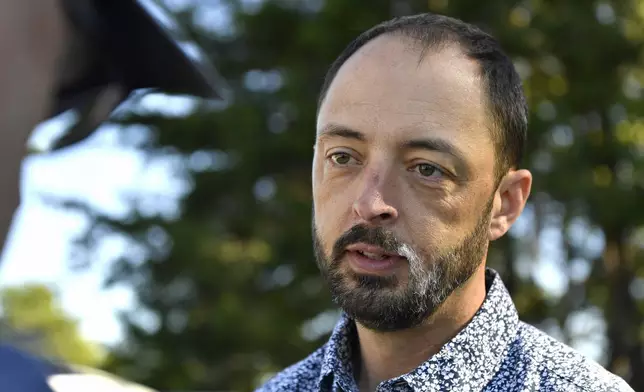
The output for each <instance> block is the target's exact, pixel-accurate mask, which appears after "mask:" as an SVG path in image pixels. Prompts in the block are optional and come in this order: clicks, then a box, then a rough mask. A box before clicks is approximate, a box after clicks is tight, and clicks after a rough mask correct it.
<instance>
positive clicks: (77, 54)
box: [49, 0, 227, 150]
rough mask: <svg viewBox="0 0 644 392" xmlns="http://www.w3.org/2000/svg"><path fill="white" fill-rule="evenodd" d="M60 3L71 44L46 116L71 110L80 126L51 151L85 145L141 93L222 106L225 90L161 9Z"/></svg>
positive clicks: (132, 2) (102, 0)
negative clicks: (119, 108) (128, 100)
mask: <svg viewBox="0 0 644 392" xmlns="http://www.w3.org/2000/svg"><path fill="white" fill-rule="evenodd" d="M63 4H64V6H65V11H66V14H67V16H68V18H69V21H70V25H71V29H72V39H71V40H70V43H69V45H68V47H67V53H66V54H65V58H64V62H63V64H62V72H61V74H60V77H59V82H58V88H57V91H56V92H55V100H54V104H53V107H52V109H51V112H50V113H49V116H50V117H54V116H57V115H59V114H61V113H62V112H65V111H67V110H75V111H76V112H77V114H78V121H77V123H76V124H75V125H74V126H73V127H72V128H71V129H69V130H68V132H67V134H66V135H65V136H63V137H62V138H61V139H60V140H58V141H57V142H55V144H54V145H53V146H52V149H53V150H56V149H60V148H63V147H67V146H69V145H71V144H74V143H77V142H79V141H81V140H84V139H85V138H87V137H88V136H89V135H90V134H91V133H92V132H93V131H94V130H95V129H96V128H97V127H98V126H99V125H100V123H102V122H103V121H105V120H106V119H107V117H108V116H109V115H110V113H111V112H112V111H113V110H114V109H115V108H116V107H117V106H118V105H119V104H121V103H122V102H123V101H124V100H125V99H126V98H127V97H128V96H129V95H130V94H131V93H132V92H134V91H136V90H139V89H154V90H158V91H163V92H166V93H173V94H186V95H191V96H195V97H199V98H204V99H208V100H216V101H222V100H224V99H225V97H226V91H227V89H226V88H225V87H224V82H223V80H222V79H221V78H220V77H219V75H218V73H217V71H216V70H215V68H214V67H213V66H212V64H211V63H210V62H209V60H208V57H207V56H206V55H205V54H204V53H202V52H201V51H200V50H199V48H198V47H196V46H195V45H194V44H192V43H191V42H190V40H189V38H188V37H187V35H186V34H185V33H184V31H183V30H182V29H181V27H180V26H179V23H177V22H176V21H175V20H174V18H173V17H172V16H171V15H169V14H168V13H167V12H166V11H165V10H164V9H162V8H161V7H158V6H155V5H154V4H153V3H149V2H146V3H143V2H141V1H138V0H116V1H114V0H90V1H75V0H65V1H63Z"/></svg>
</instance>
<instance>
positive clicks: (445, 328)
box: [260, 14, 631, 392]
mask: <svg viewBox="0 0 644 392" xmlns="http://www.w3.org/2000/svg"><path fill="white" fill-rule="evenodd" d="M527 117H528V112H527V107H526V101H525V97H524V95H523V91H522V88H521V81H520V78H519V76H518V75H517V73H516V71H515V69H514V67H513V65H512V63H511V61H510V59H509V58H508V57H507V56H506V55H505V54H503V52H502V50H501V48H500V47H499V45H498V43H497V42H496V41H495V39H494V38H493V37H491V36H490V35H488V34H486V33H484V32H482V31H481V30H479V29H478V28H476V27H474V26H472V25H469V24H466V23H464V22H462V21H459V20H455V19H452V18H448V17H444V16H439V15H432V14H423V15H416V16H410V17H403V18H397V19H393V20H391V21H388V22H385V23H382V24H380V25H378V26H376V27H374V28H372V29H371V30H369V31H367V32H365V33H363V34H362V35H360V36H359V37H358V38H356V39H355V40H354V41H353V42H351V43H350V44H349V46H348V47H347V48H346V49H345V51H344V52H343V53H342V54H340V56H339V57H338V59H337V60H336V61H335V63H334V64H333V65H332V66H331V68H330V70H329V72H328V74H327V78H326V80H325V83H324V85H323V87H322V92H321V95H320V100H319V106H318V117H317V133H316V142H315V154H314V158H313V170H312V182H313V204H314V219H313V235H314V243H315V253H316V258H317V263H318V265H319V268H320V270H321V272H322V275H323V276H324V278H325V280H326V281H327V283H328V285H329V287H330V290H331V292H332V294H333V297H334V299H335V301H336V302H337V304H338V305H339V306H340V307H341V308H342V310H343V315H342V318H341V320H340V321H339V323H338V324H337V326H336V328H335V329H334V331H333V333H332V336H331V338H330V340H329V341H328V343H326V344H325V345H324V346H323V347H322V348H320V349H319V350H318V351H316V352H314V353H313V354H312V355H310V356H309V357H308V358H306V359H304V360H303V361H301V362H299V363H297V364H295V365H293V366H291V367H289V368H287V369H286V370H284V371H283V372H281V373H280V374H278V375H277V376H275V377H274V378H273V379H271V380H270V381H269V382H267V383H266V384H265V385H264V386H263V387H262V388H261V389H260V390H261V391H301V392H306V391H346V392H352V391H382V392H384V391H490V392H491V391H537V390H538V391H568V392H571V391H598V392H599V391H602V392H603V391H631V389H630V388H629V387H628V386H627V384H626V383H625V382H624V381H623V380H622V379H620V378H618V377H617V376H614V375H612V374H610V373H609V372H607V371H606V370H604V369H602V368H601V367H600V366H599V365H597V364H596V363H594V362H592V361H591V360H589V359H586V358H584V357H583V356H582V355H580V354H578V353H576V352H575V351H573V350H572V349H571V348H569V347H566V346H564V345H563V344H561V343H558V342H556V341H555V340H553V339H551V338H550V337H548V336H547V335H545V334H544V333H541V332H540V331H538V330H537V329H535V328H533V327H531V326H529V325H527V324H524V323H522V322H520V321H519V320H518V316H517V311H516V309H515V307H514V305H513V303H512V300H511V298H510V296H509V294H508V292H507V291H506V289H505V288H504V286H503V282H502V281H501V279H500V278H499V276H498V274H497V273H496V272H495V271H493V270H491V269H487V268H486V255H487V251H488V245H489V242H490V241H494V240H496V239H498V238H500V237H502V236H503V235H505V234H506V233H507V231H508V230H509V229H510V227H511V226H512V224H513V223H514V222H515V221H516V220H517V218H518V217H519V215H520V214H521V212H522V210H523V208H524V206H525V203H526V200H527V199H528V195H529V193H530V188H531V182H532V177H531V174H530V172H529V171H527V170H525V169H521V168H520V162H521V158H522V155H523V149H524V143H525V140H526V132H527Z"/></svg>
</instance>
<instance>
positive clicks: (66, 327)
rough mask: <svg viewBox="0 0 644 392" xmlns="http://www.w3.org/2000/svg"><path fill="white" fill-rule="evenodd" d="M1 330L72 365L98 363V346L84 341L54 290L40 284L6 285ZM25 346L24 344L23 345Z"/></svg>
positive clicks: (34, 350)
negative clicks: (59, 302) (61, 306)
mask: <svg viewBox="0 0 644 392" xmlns="http://www.w3.org/2000/svg"><path fill="white" fill-rule="evenodd" d="M0 301H1V303H2V309H3V319H2V324H3V327H2V334H3V337H4V338H5V339H6V340H8V341H10V342H12V343H14V344H15V343H16V342H23V345H21V344H19V346H21V348H24V349H27V350H28V351H30V352H32V353H33V354H37V355H43V356H46V357H48V358H52V359H59V360H64V361H66V362H68V363H71V364H75V365H85V366H92V367H95V366H100V365H101V363H102V361H103V359H104V353H103V352H102V350H101V348H100V347H98V346H95V345H93V344H92V343H90V342H88V341H85V340H84V339H83V338H82V337H81V336H80V332H79V331H78V326H77V323H76V321H75V320H73V319H72V318H70V316H69V315H67V314H65V312H64V311H63V310H62V309H61V308H60V306H59V305H58V303H57V300H56V298H55V296H54V293H53V292H52V291H51V290H50V289H49V288H48V287H47V286H44V285H41V284H31V285H28V286H22V287H11V288H6V289H4V290H3V291H2V293H0ZM23 346H24V347H23Z"/></svg>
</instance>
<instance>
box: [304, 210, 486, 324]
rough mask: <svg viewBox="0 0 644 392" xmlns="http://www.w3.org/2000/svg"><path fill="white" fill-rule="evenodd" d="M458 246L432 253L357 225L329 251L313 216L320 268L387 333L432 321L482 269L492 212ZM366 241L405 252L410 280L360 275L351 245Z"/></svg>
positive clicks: (346, 300)
mask: <svg viewBox="0 0 644 392" xmlns="http://www.w3.org/2000/svg"><path fill="white" fill-rule="evenodd" d="M491 208H492V203H491V201H490V203H488V206H487V208H486V211H485V212H484V213H483V215H482V217H481V219H479V221H478V222H477V224H476V226H475V227H474V229H473V230H472V231H471V232H470V233H469V235H468V236H466V237H465V238H464V239H463V240H462V241H461V242H460V243H459V244H457V246H454V247H451V248H449V249H440V250H437V251H433V252H432V253H431V254H430V253H428V252H425V251H423V250H421V249H420V248H419V247H417V246H414V245H413V244H410V243H407V242H403V241H401V240H400V239H398V238H397V237H396V235H395V234H394V233H393V232H392V231H390V230H388V229H385V228H383V227H373V226H366V225H356V226H354V227H352V228H351V229H350V230H348V231H347V232H345V233H344V234H343V235H342V236H340V238H339V239H338V240H337V241H336V242H335V244H334V246H333V250H332V254H331V255H330V256H327V255H326V254H325V251H324V248H323V244H322V242H321V239H320V237H319V235H318V233H317V230H316V227H315V221H314V220H313V246H314V251H315V258H316V262H317V264H318V267H319V269H320V271H321V273H322V276H323V278H324V280H325V281H326V283H327V285H328V286H329V289H330V291H331V295H332V297H333V300H334V302H335V303H336V304H337V305H338V306H339V307H340V308H341V309H342V310H343V311H344V312H345V313H346V314H347V315H348V316H349V317H350V318H352V319H354V320H356V321H357V322H359V323H360V324H362V325H363V326H364V327H366V328H368V329H371V330H375V331H381V332H388V331H397V330H403V329H408V328H413V327H415V326H418V325H420V324H422V323H423V322H424V321H425V320H427V319H428V318H429V317H430V316H431V315H432V314H434V313H435V312H436V310H437V309H438V308H439V307H440V305H441V304H442V303H443V302H444V301H445V300H446V299H447V298H448V297H449V296H450V294H452V293H453V292H454V290H456V289H457V288H459V287H461V286H462V285H463V284H464V283H465V282H466V281H468V280H469V279H470V277H471V276H472V275H473V274H474V272H476V270H477V269H478V268H479V266H480V265H481V263H482V262H483V257H484V256H485V252H486V251H487V246H488V237H487V235H488V234H487V233H488V227H489V221H490V218H489V212H490V211H491ZM358 242H360V243H365V244H370V245H375V246H378V247H381V248H382V249H383V250H384V251H386V252H391V253H397V254H400V255H402V256H404V257H405V258H406V260H407V263H408V265H409V267H408V278H407V284H406V285H402V284H401V283H400V281H399V279H398V277H397V276H395V275H390V276H376V275H367V274H358V273H356V272H355V271H353V270H351V269H347V268H342V267H343V266H342V258H343V256H344V255H345V254H346V252H345V249H346V247H347V246H349V245H351V244H355V243H358Z"/></svg>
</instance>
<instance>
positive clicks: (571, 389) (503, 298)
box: [257, 269, 633, 392]
mask: <svg viewBox="0 0 644 392" xmlns="http://www.w3.org/2000/svg"><path fill="white" fill-rule="evenodd" d="M486 283H487V287H488V290H487V296H486V299H485V301H484V302H483V305H482V307H481V308H480V309H479V311H478V312H477V313H476V315H475V316H474V318H473V319H472V321H471V322H470V323H469V324H468V325H467V326H466V327H465V328H464V329H463V330H461V331H460V332H459V333H458V335H456V336H455V337H454V338H453V339H452V340H451V341H449V342H448V343H447V344H446V345H445V346H443V347H442V349H441V350H440V351H439V352H438V353H437V354H436V355H434V356H432V357H431V358H430V359H428V360H427V361H426V362H424V363H423V364H421V365H420V366H419V367H417V368H416V369H414V370H413V371H411V372H409V373H407V374H404V375H401V376H399V377H396V378H393V379H390V380H386V381H383V382H382V383H380V385H379V386H378V388H377V392H394V391H395V392H402V391H405V392H407V391H432V392H438V391H459V392H478V391H485V392H502V391H503V392H519V391H548V392H550V391H552V392H554V391H561V392H582V391H584V392H591V391H592V392H611V391H612V392H633V389H632V388H630V387H629V386H628V385H627V384H626V382H625V381H624V380H622V379H621V378H619V377H617V376H615V375H613V374H612V373H610V372H608V371H607V370H605V369H604V368H602V367H601V366H600V365H598V364H597V363H595V362H593V361H592V360H590V359H588V358H586V357H584V356H583V355H581V354H579V353H577V352H576V351H574V350H573V349H572V348H570V347H568V346H566V345H564V344H562V343H560V342H558V341H556V340H555V339H553V338H551V337H549V336H548V335H546V334H545V333H543V332H541V331H539V330H538V329H536V328H534V327H532V326H530V325H528V324H525V323H523V322H521V321H520V320H519V317H518V314H517V310H516V308H515V306H514V303H513V302H512V298H511V297H510V294H509V293H508V291H507V290H506V288H505V286H504V284H503V282H502V281H501V278H500V277H499V276H498V274H497V273H496V272H495V271H493V270H491V269H488V270H487V274H486ZM356 338H357V335H356V327H355V323H354V322H353V321H352V320H350V319H349V318H347V317H346V316H344V315H343V316H342V317H341V319H340V321H339V322H338V324H337V325H336V327H335V328H334V330H333V333H332V334H331V337H330V339H329V341H328V342H327V343H326V344H325V345H324V346H323V347H321V348H320V349H318V350H317V351H315V352H314V353H313V354H311V355H310V356H309V357H308V358H306V359H304V360H302V361H300V362H298V363H296V364H294V365H292V366H290V367H288V368H287V369H285V370H283V371H282V372H280V373H279V374H277V375H276V376H275V377H273V378H272V379H271V380H269V381H268V382H267V383H266V384H265V385H263V386H262V387H261V388H259V389H258V390H257V392H278V391H299V392H313V391H328V392H340V391H343V392H357V391H358V387H357V384H356V382H355V380H354V377H353V369H352V360H351V347H352V344H351V343H352V341H353V340H354V339H356Z"/></svg>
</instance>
